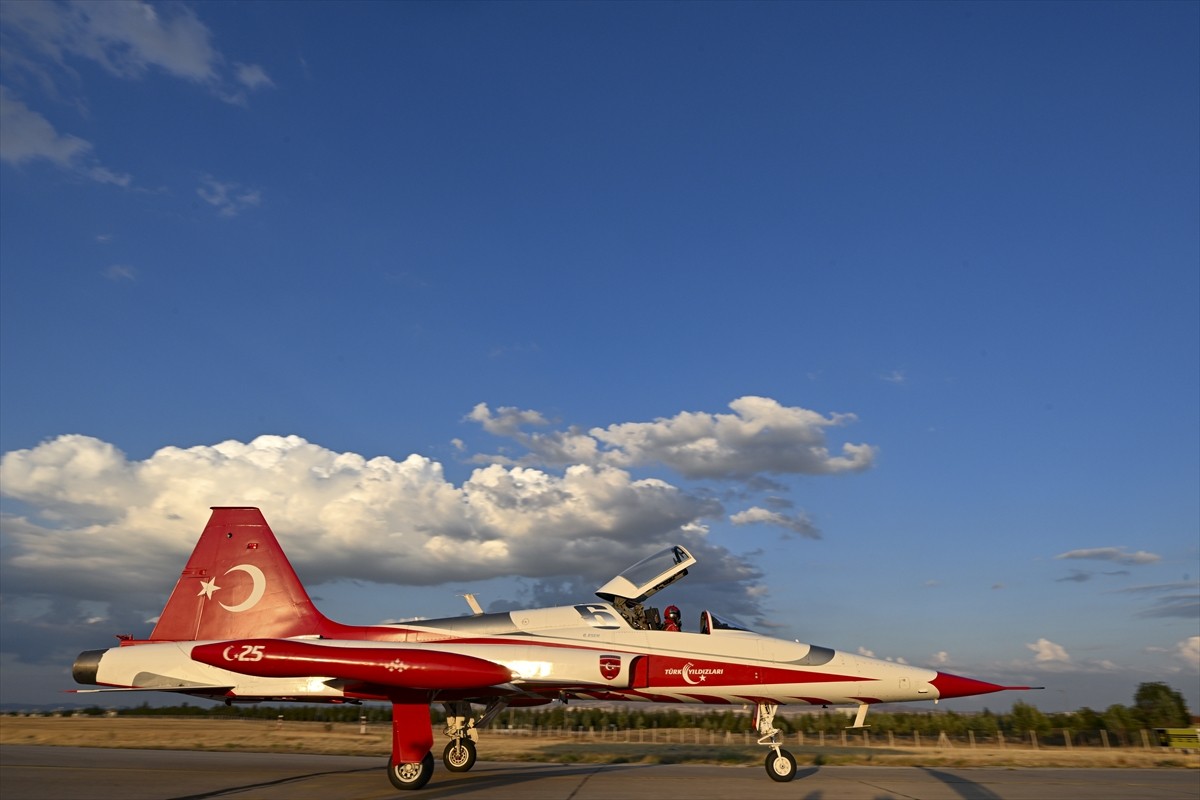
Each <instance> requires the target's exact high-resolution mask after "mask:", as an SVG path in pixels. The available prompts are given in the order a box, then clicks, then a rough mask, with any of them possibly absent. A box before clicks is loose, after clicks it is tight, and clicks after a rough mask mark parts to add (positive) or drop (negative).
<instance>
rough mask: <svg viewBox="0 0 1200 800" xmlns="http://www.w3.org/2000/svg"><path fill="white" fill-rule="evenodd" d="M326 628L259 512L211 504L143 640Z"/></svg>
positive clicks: (280, 633) (312, 631) (282, 633)
mask: <svg viewBox="0 0 1200 800" xmlns="http://www.w3.org/2000/svg"><path fill="white" fill-rule="evenodd" d="M330 626H331V623H330V621H329V620H327V619H326V618H325V617H324V616H323V615H322V614H321V612H319V611H317V609H316V607H315V606H313V604H312V600H310V599H309V597H308V593H307V592H306V591H304V586H303V585H301V583H300V579H299V578H298V577H296V572H295V570H293V569H292V565H291V564H290V563H289V562H288V560H287V556H285V555H284V554H283V549H282V548H281V547H280V546H279V542H278V541H276V539H275V534H273V533H272V532H271V528H270V527H269V526H268V525H267V521H266V519H264V518H263V515H262V512H261V511H259V510H258V509H257V508H222V507H216V508H213V513H212V516H211V517H210V518H209V520H208V525H207V526H205V528H204V533H202V534H201V535H200V541H199V542H197V543H196V549H195V550H193V551H192V556H191V558H189V559H188V562H187V566H185V567H184V568H183V572H182V573H181V574H180V576H179V582H178V583H176V584H175V590H174V591H173V592H171V598H170V599H169V600H167V605H166V607H165V608H164V609H163V612H162V615H161V616H159V618H158V624H157V625H155V626H154V632H153V633H151V634H150V638H151V639H152V640H168V641H195V640H197V639H248V638H250V637H272V638H284V637H288V636H306V635H313V634H320V633H322V632H324V631H326V630H327V629H328V628H329V627H330Z"/></svg>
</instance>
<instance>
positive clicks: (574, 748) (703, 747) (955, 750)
mask: <svg viewBox="0 0 1200 800" xmlns="http://www.w3.org/2000/svg"><path fill="white" fill-rule="evenodd" d="M434 741H435V744H434V748H435V750H436V751H437V752H436V753H435V755H440V751H441V747H442V743H443V742H444V741H446V739H445V738H444V737H442V736H441V731H440V729H437V728H435V730H434ZM0 744H4V745H62V746H76V747H110V748H112V747H115V748H143V749H162V750H207V751H221V752H261V753H315V754H327V755H363V756H374V755H378V756H381V757H384V756H386V755H387V753H388V752H389V751H390V749H391V728H390V726H389V725H388V724H386V723H372V724H370V725H367V726H366V728H365V732H363V729H362V728H361V727H360V726H359V725H358V724H348V723H322V722H293V721H285V722H282V723H280V722H273V721H268V720H251V719H205V718H190V719H178V718H175V719H164V718H156V717H14V716H4V717H0ZM785 746H786V747H787V749H788V750H790V751H791V752H792V753H793V754H794V755H795V756H796V760H797V762H798V763H799V764H801V765H805V764H809V765H812V764H815V765H822V764H827V765H878V766H923V767H985V766H987V767H998V766H999V767H1022V768H1025V767H1133V768H1143V769H1144V768H1153V767H1174V768H1191V769H1200V754H1198V753H1195V752H1192V753H1184V752H1181V751H1168V750H1165V749H1163V748H1159V747H1152V748H1149V749H1146V748H1139V747H1126V748H1099V747H1078V746H1076V747H1073V748H1070V749H1068V748H1066V747H1064V746H1061V745H1060V746H1046V745H1042V746H1039V747H1038V748H1036V749H1034V748H1033V747H1031V746H1030V745H1028V744H1026V745H1023V746H1017V745H1013V744H1008V745H1007V746H1005V747H1003V748H999V747H982V746H981V747H970V746H969V745H966V744H961V743H954V744H953V746H941V747H938V746H933V743H930V744H929V745H927V746H924V747H901V746H888V745H887V744H886V743H884V744H873V745H872V746H869V747H863V746H854V747H851V746H848V747H843V746H841V743H840V742H838V743H836V744H835V743H832V742H831V743H829V744H827V745H823V746H822V745H819V744H816V743H814V742H811V741H809V742H806V743H805V744H803V745H801V744H799V743H798V742H797V741H796V740H795V738H794V736H793V737H789V740H788V741H787V742H786V744H785ZM479 752H480V757H481V758H486V759H488V760H493V761H532V762H549V763H587V764H636V763H647V764H683V763H693V764H704V763H708V764H760V763H761V762H762V759H763V753H764V749H763V748H762V747H760V746H758V745H755V744H754V741H753V739H752V738H750V737H749V736H746V737H742V736H737V735H734V736H732V737H729V738H726V737H724V736H723V735H722V734H718V735H717V736H716V737H715V738H714V737H711V736H710V734H709V733H708V732H707V731H699V730H696V729H678V730H657V731H653V732H650V731H644V732H640V733H639V732H630V733H628V734H627V733H626V732H624V731H614V732H611V733H608V734H594V735H589V734H587V733H584V734H567V735H546V734H545V733H544V732H543V733H542V735H539V736H531V735H528V734H525V733H523V732H515V731H503V730H498V731H483V732H482V734H481V736H480V746H479Z"/></svg>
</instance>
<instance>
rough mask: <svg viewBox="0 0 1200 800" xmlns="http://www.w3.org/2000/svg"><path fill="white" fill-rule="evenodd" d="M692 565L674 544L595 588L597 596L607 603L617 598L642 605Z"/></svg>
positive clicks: (686, 554) (684, 552) (677, 578)
mask: <svg viewBox="0 0 1200 800" xmlns="http://www.w3.org/2000/svg"><path fill="white" fill-rule="evenodd" d="M695 563H696V559H695V557H693V556H692V554H691V553H689V552H688V551H687V550H686V549H685V548H683V547H681V546H680V545H673V546H671V547H668V548H666V549H665V550H660V551H659V552H657V553H655V554H654V555H652V556H650V557H649V558H643V559H642V560H641V561H639V562H637V563H636V564H634V565H633V566H632V567H630V568H629V569H627V570H625V571H624V572H622V573H621V574H620V575H618V576H617V577H615V578H613V579H612V580H611V581H609V582H608V583H606V584H604V585H603V586H601V587H600V588H599V589H597V590H596V594H597V596H599V597H600V598H601V599H602V600H607V601H608V602H610V603H612V602H615V601H616V600H617V599H618V598H620V599H622V600H625V601H626V602H628V603H642V602H644V601H645V600H646V598H648V597H650V596H651V595H653V594H654V593H655V592H657V591H659V590H660V589H663V588H664V587H666V586H669V585H671V584H672V583H674V582H675V581H677V580H679V579H680V578H682V577H683V576H684V575H687V571H688V567H690V566H692V565H693V564H695Z"/></svg>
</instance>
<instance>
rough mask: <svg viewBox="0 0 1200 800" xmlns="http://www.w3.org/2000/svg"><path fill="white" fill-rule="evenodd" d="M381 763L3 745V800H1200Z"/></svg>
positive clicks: (1111, 785) (752, 773) (871, 777)
mask: <svg viewBox="0 0 1200 800" xmlns="http://www.w3.org/2000/svg"><path fill="white" fill-rule="evenodd" d="M384 762H385V760H384V759H380V758H364V757H361V756H316V755H301V754H279V753H215V752H201V751H185V750H116V749H104V748H92V747H46V746H30V745H6V746H3V747H0V796H2V797H3V798H4V800H68V799H69V800H210V799H213V800H216V799H217V798H237V800H276V799H277V800H330V798H338V800H374V799H376V798H389V799H391V800H394V799H395V798H397V797H400V798H405V797H411V798H413V799H414V800H416V798H423V799H428V800H434V799H435V798H446V797H468V798H469V797H478V798H481V799H482V798H486V799H487V800H612V798H630V799H631V800H633V799H644V798H672V797H683V798H687V799H688V800H727V798H747V797H753V798H756V800H757V799H758V798H775V797H778V798H791V799H793V800H1067V799H1068V798H1081V799H1083V798H1086V800H1135V799H1136V800H1160V799H1162V800H1184V799H1185V798H1186V799H1188V800H1200V771H1198V770H1189V769H1050V768H1047V769H1012V768H1000V767H987V768H970V769H968V768H963V769H950V768H939V769H931V768H921V767H827V766H822V767H803V766H802V767H801V768H800V771H799V772H798V774H797V775H796V778H795V780H793V781H791V782H790V783H775V782H774V781H772V780H771V779H770V778H768V777H767V774H766V771H765V770H764V769H763V768H762V767H761V766H759V767H727V766H709V765H694V764H674V765H645V764H616V765H609V764H606V765H598V764H533V763H501V762H494V761H493V762H489V761H480V762H478V763H477V764H476V765H475V768H474V769H472V770H471V771H470V772H467V773H452V772H448V771H446V770H445V769H443V768H442V765H441V763H440V761H439V762H438V763H437V766H436V768H435V771H434V774H433V779H432V780H431V781H430V782H429V784H428V785H427V786H426V787H425V788H424V789H421V790H419V791H416V792H401V791H397V790H396V789H394V788H392V785H391V784H390V783H389V782H388V779H387V775H386V774H385V772H384Z"/></svg>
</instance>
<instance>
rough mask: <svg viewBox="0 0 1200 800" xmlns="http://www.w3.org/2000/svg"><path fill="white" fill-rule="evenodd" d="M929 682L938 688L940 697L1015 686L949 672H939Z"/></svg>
mask: <svg viewBox="0 0 1200 800" xmlns="http://www.w3.org/2000/svg"><path fill="white" fill-rule="evenodd" d="M929 683H930V684H931V685H932V686H933V688H935V689H937V690H938V697H941V698H947V697H970V696H971V695H976V694H990V693H991V692H999V691H1003V690H1004V689H1009V688H1015V687H1009V686H998V685H996V684H994V683H988V682H987V681H977V680H975V679H974V678H964V677H962V676H960V675H951V674H950V673H949V672H939V673H938V674H937V677H936V678H934V679H933V680H931V681H930V682H929Z"/></svg>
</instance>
